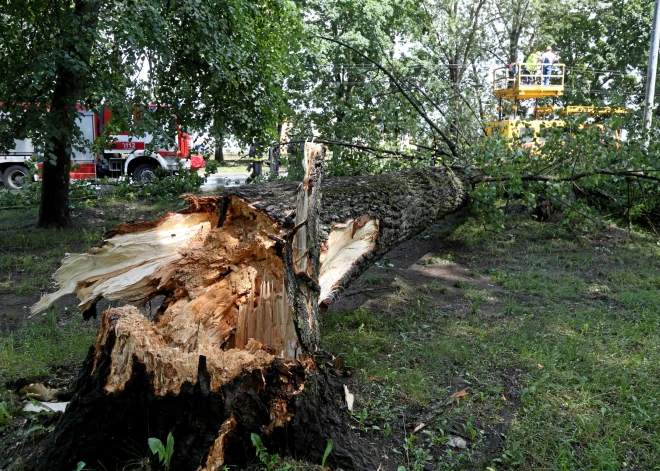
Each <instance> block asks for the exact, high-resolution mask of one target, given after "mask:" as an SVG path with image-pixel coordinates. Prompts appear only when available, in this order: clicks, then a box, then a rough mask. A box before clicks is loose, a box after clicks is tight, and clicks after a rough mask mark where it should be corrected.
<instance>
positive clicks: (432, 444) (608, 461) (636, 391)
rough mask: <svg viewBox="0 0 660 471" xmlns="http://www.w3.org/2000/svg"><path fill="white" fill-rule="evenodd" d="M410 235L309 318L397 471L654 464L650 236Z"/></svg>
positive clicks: (655, 256) (658, 417) (461, 230)
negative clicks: (345, 294)
mask: <svg viewBox="0 0 660 471" xmlns="http://www.w3.org/2000/svg"><path fill="white" fill-rule="evenodd" d="M426 237H428V239H423V238H422V239H420V240H418V241H416V242H413V243H408V244H407V246H406V247H403V248H401V249H399V252H397V251H395V252H397V255H400V254H406V253H408V254H409V253H410V252H413V253H415V255H414V256H413V257H412V258H413V260H410V257H408V259H407V261H406V260H405V259H404V261H403V262H401V263H399V262H400V261H399V260H397V259H395V258H394V255H393V259H392V261H391V263H389V264H390V265H393V266H392V267H390V268H387V264H386V265H385V268H380V269H378V268H375V269H372V270H371V271H370V272H369V273H367V274H366V275H365V276H363V278H362V280H361V286H357V287H355V288H353V290H354V291H353V292H352V293H355V294H356V295H357V293H359V291H360V290H365V289H369V288H371V289H374V290H375V289H376V288H374V287H378V288H379V289H382V290H381V291H378V293H379V294H378V296H377V297H375V298H373V299H371V300H370V301H368V302H365V303H360V302H358V303H357V304H361V305H360V306H359V307H357V308H354V309H349V310H335V311H333V312H331V313H330V314H329V315H328V316H327V317H326V319H325V321H324V324H323V328H324V332H325V347H326V348H328V349H329V350H331V351H335V352H345V353H346V362H347V364H348V365H350V366H353V367H354V368H355V369H356V370H357V375H356V376H357V379H356V383H355V388H356V390H357V392H358V398H359V399H358V407H357V412H356V414H355V416H356V420H357V421H356V427H362V428H364V429H371V430H372V431H373V429H374V427H375V428H376V430H379V431H381V432H382V438H383V439H385V440H387V435H388V433H393V431H394V430H398V431H400V432H399V437H398V439H397V441H394V442H390V443H388V445H387V446H386V447H385V448H384V454H386V455H387V454H388V453H389V454H390V455H392V456H396V457H397V461H398V463H400V464H401V465H403V466H406V467H407V468H408V469H413V470H422V469H424V466H425V465H426V464H427V463H428V462H432V463H433V464H434V466H435V469H483V468H487V469H491V470H493V469H495V470H497V469H548V470H569V469H570V470H583V469H599V470H623V469H626V470H633V469H638V470H642V469H643V470H647V469H659V468H658V463H660V409H659V408H658V401H660V378H659V377H658V374H657V365H658V364H660V363H659V361H660V349H659V347H658V346H659V345H660V329H659V328H658V327H659V325H658V323H659V322H660V292H659V291H658V288H659V287H660V271H659V270H658V269H659V268H660V258H659V255H660V249H659V248H658V245H657V243H656V240H655V239H652V238H650V237H645V236H642V235H639V234H628V233H626V232H624V231H621V230H618V229H615V228H610V229H608V230H605V231H603V232H602V233H599V234H591V235H589V236H579V237H576V236H575V235H570V234H567V233H565V232H564V231H563V230H562V229H560V228H558V227H557V226H554V225H552V224H541V223H536V222H533V221H529V220H519V219H511V220H510V221H509V224H508V229H507V230H506V231H505V232H504V233H503V234H495V233H491V232H486V231H484V230H483V229H482V228H480V227H477V226H475V225H473V224H470V223H467V224H463V225H461V226H460V227H458V228H457V229H456V230H454V231H451V232H446V231H445V232H443V231H442V230H440V229H436V230H435V231H430V232H428V233H427V234H426ZM429 250H431V252H429ZM433 251H435V252H433ZM420 255H421V256H420ZM418 256H420V257H419V258H418V260H414V258H415V257H418ZM411 262H412V263H411ZM352 293H349V295H350V294H352ZM349 307H350V308H352V307H353V306H349ZM463 391H464V392H463ZM456 392H461V393H460V394H457V395H455V396H453V397H452V396H451V394H452V393H456ZM465 393H467V395H465ZM456 396H463V397H456ZM420 423H425V424H426V425H425V427H424V428H422V429H421V430H420V431H419V432H417V433H414V432H412V429H413V427H415V426H417V425H418V424H420ZM404 431H405V433H403V432H404ZM401 435H402V436H401ZM455 437H460V438H463V439H464V440H465V441H466V444H467V448H465V449H461V448H457V447H453V446H450V445H449V441H450V440H451V439H452V438H455ZM401 442H402V443H401Z"/></svg>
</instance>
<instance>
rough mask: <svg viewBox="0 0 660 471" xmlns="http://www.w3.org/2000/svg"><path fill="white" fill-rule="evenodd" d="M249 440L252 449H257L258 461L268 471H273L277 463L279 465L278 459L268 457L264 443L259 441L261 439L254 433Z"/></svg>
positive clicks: (274, 456) (273, 456)
mask: <svg viewBox="0 0 660 471" xmlns="http://www.w3.org/2000/svg"><path fill="white" fill-rule="evenodd" d="M250 439H251V440H252V444H253V445H254V447H255V448H256V449H257V457H258V458H259V461H261V462H262V463H263V464H265V465H266V468H267V469H268V471H273V469H275V466H277V463H279V461H280V457H279V456H277V455H270V454H269V453H268V450H266V447H265V446H264V443H263V442H262V441H261V437H260V436H259V435H257V434H256V433H253V434H251V435H250Z"/></svg>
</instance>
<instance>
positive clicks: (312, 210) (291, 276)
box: [283, 146, 325, 352]
mask: <svg viewBox="0 0 660 471" xmlns="http://www.w3.org/2000/svg"><path fill="white" fill-rule="evenodd" d="M324 159H325V148H323V147H321V146H308V147H307V148H306V150H305V155H304V157H303V167H304V170H305V178H304V180H303V182H302V184H301V185H300V188H299V189H298V195H297V199H296V217H295V226H294V228H293V229H292V230H291V231H290V232H289V236H288V237H287V242H286V244H285V245H286V246H285V250H284V253H283V259H284V280H285V285H286V288H287V293H288V295H289V299H290V300H291V306H292V308H293V321H294V324H295V326H296V333H297V334H298V339H299V341H300V344H301V345H302V347H303V348H304V350H305V351H307V352H314V351H316V350H317V348H318V346H319V344H320V342H321V333H320V331H319V322H318V317H319V295H320V294H321V287H320V286H319V283H318V280H319V259H320V256H321V247H320V245H319V241H318V232H319V210H320V206H321V179H322V177H323V169H324V165H325V161H324Z"/></svg>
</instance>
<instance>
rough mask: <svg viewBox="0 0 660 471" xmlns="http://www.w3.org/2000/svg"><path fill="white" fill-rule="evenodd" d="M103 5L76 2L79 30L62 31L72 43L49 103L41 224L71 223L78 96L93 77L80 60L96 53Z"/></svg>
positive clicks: (83, 91)
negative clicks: (94, 40) (96, 33)
mask: <svg viewBox="0 0 660 471" xmlns="http://www.w3.org/2000/svg"><path fill="white" fill-rule="evenodd" d="M100 7H101V3H100V1H98V0H90V1H79V2H76V3H75V5H74V7H73V16H74V17H75V18H76V20H77V23H76V25H75V31H74V32H66V33H64V32H63V34H60V37H62V38H68V39H67V41H68V45H67V50H66V54H63V57H60V58H59V59H58V61H59V64H58V66H57V70H56V74H55V76H56V79H55V84H54V87H53V99H52V103H50V104H49V106H50V112H49V113H48V117H49V121H50V132H51V135H50V138H49V139H48V142H47V148H46V150H45V153H44V154H45V157H46V161H45V162H44V165H43V174H42V186H41V201H40V206H39V221H38V225H39V227H66V226H68V225H69V224H70V223H71V217H70V214H69V173H70V171H71V154H72V152H73V150H72V146H73V142H74V134H75V131H76V117H77V116H78V109H77V107H78V100H80V99H81V98H83V97H84V96H85V93H86V90H87V88H88V86H89V85H88V84H89V81H91V80H92V78H91V70H85V69H84V67H81V66H80V62H85V63H89V59H90V56H91V53H92V51H91V46H90V36H92V35H93V34H94V33H93V32H94V31H95V30H96V25H97V24H98V16H99V9H100ZM58 8H59V7H58ZM69 26H70V25H65V27H69ZM74 63H75V64H74Z"/></svg>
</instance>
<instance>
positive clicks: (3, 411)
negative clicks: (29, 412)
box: [0, 401, 11, 425]
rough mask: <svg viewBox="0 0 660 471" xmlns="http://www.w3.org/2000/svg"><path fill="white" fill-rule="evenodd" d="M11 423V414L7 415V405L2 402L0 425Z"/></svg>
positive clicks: (0, 406) (0, 404)
mask: <svg viewBox="0 0 660 471" xmlns="http://www.w3.org/2000/svg"><path fill="white" fill-rule="evenodd" d="M9 423H11V414H10V413H9V407H8V406H7V403H6V402H4V401H2V402H0V425H6V424H9Z"/></svg>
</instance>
